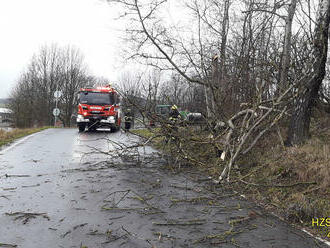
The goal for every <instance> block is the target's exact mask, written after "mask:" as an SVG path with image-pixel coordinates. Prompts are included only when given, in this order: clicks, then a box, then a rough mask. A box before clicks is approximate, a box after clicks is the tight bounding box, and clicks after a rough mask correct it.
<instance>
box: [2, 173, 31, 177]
mask: <svg viewBox="0 0 330 248" xmlns="http://www.w3.org/2000/svg"><path fill="white" fill-rule="evenodd" d="M5 177H30V175H8V174H5Z"/></svg>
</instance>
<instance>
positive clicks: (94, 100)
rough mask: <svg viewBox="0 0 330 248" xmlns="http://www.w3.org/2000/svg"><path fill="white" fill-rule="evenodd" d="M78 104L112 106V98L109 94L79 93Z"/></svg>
mask: <svg viewBox="0 0 330 248" xmlns="http://www.w3.org/2000/svg"><path fill="white" fill-rule="evenodd" d="M79 98H80V100H79V102H80V103H82V104H89V105H112V104H114V96H113V94H111V93H110V94H109V93H101V92H88V91H85V92H80V95H79Z"/></svg>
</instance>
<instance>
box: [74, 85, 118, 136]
mask: <svg viewBox="0 0 330 248" xmlns="http://www.w3.org/2000/svg"><path fill="white" fill-rule="evenodd" d="M78 99H79V105H78V115H77V126H78V129H79V132H83V131H84V130H85V129H86V127H87V128H88V130H89V131H95V130H96V129H97V128H101V127H107V128H110V130H111V132H115V131H117V130H118V129H119V128H120V122H121V111H120V98H119V94H118V92H117V91H116V90H115V89H114V88H112V87H111V86H110V85H108V86H105V87H95V88H82V89H80V91H79V93H78Z"/></svg>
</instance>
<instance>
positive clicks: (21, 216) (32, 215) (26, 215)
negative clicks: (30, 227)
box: [6, 212, 50, 224]
mask: <svg viewBox="0 0 330 248" xmlns="http://www.w3.org/2000/svg"><path fill="white" fill-rule="evenodd" d="M6 215H8V216H16V217H15V219H14V220H19V219H23V224H26V223H28V222H29V220H30V219H35V218H37V216H41V217H43V218H45V219H47V220H50V218H49V216H48V215H47V214H46V213H25V212H14V213H6Z"/></svg>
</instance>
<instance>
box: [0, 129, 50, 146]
mask: <svg viewBox="0 0 330 248" xmlns="http://www.w3.org/2000/svg"><path fill="white" fill-rule="evenodd" d="M47 128H49V127H40V128H24V129H13V130H12V131H8V132H7V131H4V130H0V146H3V145H6V144H9V143H11V142H13V141H14V140H16V139H19V138H21V137H24V136H27V135H30V134H33V133H36V132H39V131H42V130H45V129H47Z"/></svg>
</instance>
